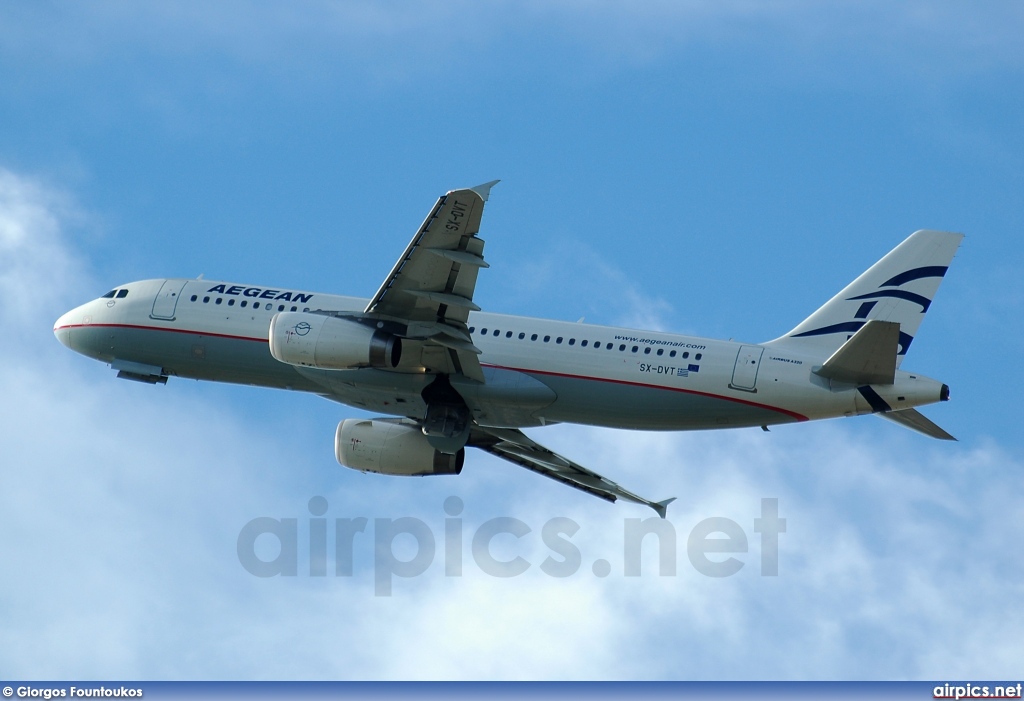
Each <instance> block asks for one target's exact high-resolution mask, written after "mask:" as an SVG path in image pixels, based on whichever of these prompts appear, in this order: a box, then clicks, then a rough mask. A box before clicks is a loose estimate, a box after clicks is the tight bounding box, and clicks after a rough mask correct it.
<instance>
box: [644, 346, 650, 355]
mask: <svg viewBox="0 0 1024 701" xmlns="http://www.w3.org/2000/svg"><path fill="white" fill-rule="evenodd" d="M650 354H651V347H650V346H648V347H647V348H644V355H650Z"/></svg>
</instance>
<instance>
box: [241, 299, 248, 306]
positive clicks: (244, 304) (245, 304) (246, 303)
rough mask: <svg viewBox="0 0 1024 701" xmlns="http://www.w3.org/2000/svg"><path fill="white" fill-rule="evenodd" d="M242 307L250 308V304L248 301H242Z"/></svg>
mask: <svg viewBox="0 0 1024 701" xmlns="http://www.w3.org/2000/svg"><path fill="white" fill-rule="evenodd" d="M242 306H243V307H248V306H249V302H247V301H246V300H244V299H243V300H242Z"/></svg>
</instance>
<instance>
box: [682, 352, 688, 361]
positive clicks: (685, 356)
mask: <svg viewBox="0 0 1024 701" xmlns="http://www.w3.org/2000/svg"><path fill="white" fill-rule="evenodd" d="M689 357H690V351H686V352H685V353H683V360H686V359H687V358H689Z"/></svg>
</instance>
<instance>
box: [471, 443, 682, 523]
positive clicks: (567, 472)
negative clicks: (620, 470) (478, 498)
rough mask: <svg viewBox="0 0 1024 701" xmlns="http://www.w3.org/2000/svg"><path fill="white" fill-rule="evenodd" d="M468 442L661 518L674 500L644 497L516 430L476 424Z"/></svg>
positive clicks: (592, 493) (516, 462) (538, 472)
mask: <svg viewBox="0 0 1024 701" xmlns="http://www.w3.org/2000/svg"><path fill="white" fill-rule="evenodd" d="M468 445H470V446H472V447H474V448H480V449H481V450H485V451H487V452H488V453H490V454H491V455H496V456H497V457H499V458H502V459H503V460H508V461H509V462H511V463H515V464H516V465H519V466H520V467H525V468H526V469H527V470H531V471H533V472H536V473H537V474H540V475H544V476H545V477H549V478H551V479H553V480H556V481H558V482H561V483H562V484H567V485H569V486H570V487H574V488H576V489H579V490H581V491H583V492H586V493H587V494H591V495H593V496H596V497H598V498H600V499H604V500H605V501H611V502H614V501H616V500H617V499H625V500H626V501H631V502H634V503H636V504H644V505H645V506H649V507H651V508H652V509H654V510H655V511H656V512H657V513H658V516H660V517H661V518H665V514H666V512H667V510H668V505H669V504H671V503H672V502H673V501H675V497H672V498H671V499H665V500H664V501H651V500H649V499H644V498H643V497H641V496H639V495H637V494H634V493H633V492H631V491H629V490H627V489H623V488H622V487H620V486H619V485H618V484H616V483H615V482H612V481H611V480H609V479H607V478H605V477H602V476H601V475H599V474H597V473H596V472H593V471H592V470H588V469H587V468H585V467H583V466H582V465H580V464H578V463H575V462H573V461H572V460H570V459H569V458H566V457H564V456H562V455H559V454H558V453H556V452H554V451H552V450H549V449H547V448H545V447H544V446H542V445H540V444H539V443H537V442H535V441H533V440H531V439H530V438H528V437H527V436H526V434H524V433H523V432H522V431H519V430H516V429H507V428H484V427H478V428H475V429H474V430H473V433H472V435H471V436H470V439H469V443H468Z"/></svg>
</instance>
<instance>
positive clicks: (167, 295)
mask: <svg viewBox="0 0 1024 701" xmlns="http://www.w3.org/2000/svg"><path fill="white" fill-rule="evenodd" d="M186 282H188V280H164V284H163V287H161V288H160V292H159V293H157V296H156V300H155V301H154V302H153V313H152V314H150V315H149V316H150V318H153V319H168V320H173V319H174V309H175V307H177V306H178V297H180V296H181V290H182V289H183V288H184V287H185V283H186Z"/></svg>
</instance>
